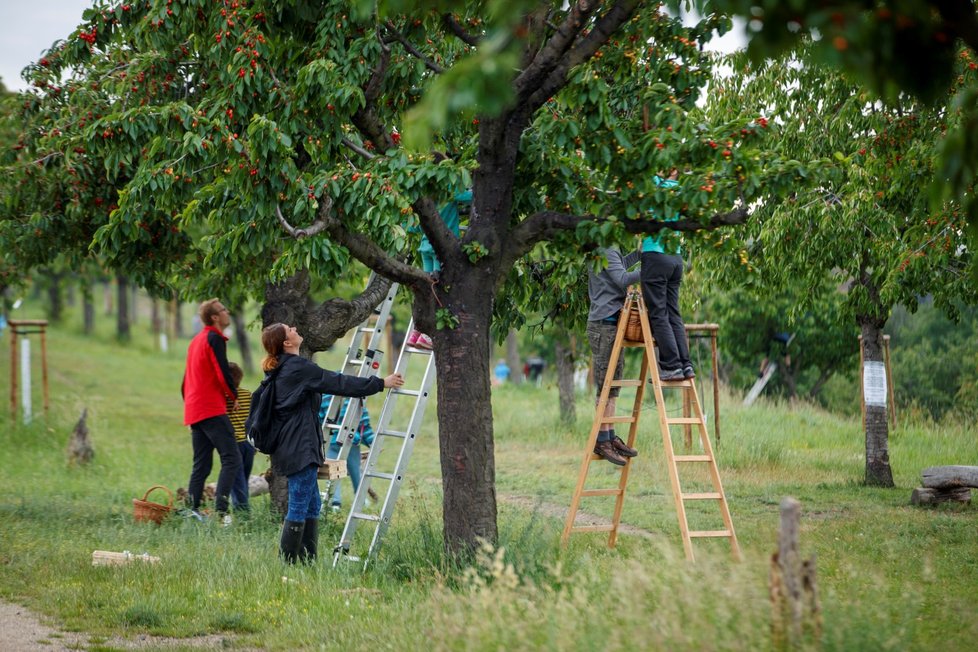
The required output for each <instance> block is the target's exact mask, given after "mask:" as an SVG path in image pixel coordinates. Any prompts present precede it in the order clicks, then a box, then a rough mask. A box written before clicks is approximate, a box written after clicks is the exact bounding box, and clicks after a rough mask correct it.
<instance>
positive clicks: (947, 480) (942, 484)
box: [920, 466, 978, 489]
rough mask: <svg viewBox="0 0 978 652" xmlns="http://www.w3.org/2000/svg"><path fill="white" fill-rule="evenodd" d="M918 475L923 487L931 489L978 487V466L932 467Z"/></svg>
mask: <svg viewBox="0 0 978 652" xmlns="http://www.w3.org/2000/svg"><path fill="white" fill-rule="evenodd" d="M920 475H921V477H922V478H923V485H924V486H925V487H929V488H932V489H954V488H955V487H978V466H932V467H930V468H927V469H924V470H923V472H922V473H921V474H920Z"/></svg>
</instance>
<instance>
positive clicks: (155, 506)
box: [132, 484, 173, 525]
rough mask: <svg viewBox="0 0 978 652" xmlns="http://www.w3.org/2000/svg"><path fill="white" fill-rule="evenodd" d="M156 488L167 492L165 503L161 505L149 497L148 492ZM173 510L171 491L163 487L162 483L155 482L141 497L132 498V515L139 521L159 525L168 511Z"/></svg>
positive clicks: (167, 514)
mask: <svg viewBox="0 0 978 652" xmlns="http://www.w3.org/2000/svg"><path fill="white" fill-rule="evenodd" d="M157 489H162V490H163V491H165V492H166V493H167V502H166V505H161V504H160V503H154V502H152V501H150V500H147V498H149V495H150V493H152V492H153V491H156V490H157ZM172 511H173V492H172V491H170V490H169V489H167V488H166V487H164V486H163V485H160V484H157V485H153V486H152V487H150V488H149V489H147V490H146V493H144V494H143V497H142V498H133V499H132V515H133V518H135V519H136V520H137V521H139V522H144V521H152V522H154V523H156V524H157V525H159V524H160V523H162V522H163V519H165V518H166V517H167V516H169V515H170V512H172Z"/></svg>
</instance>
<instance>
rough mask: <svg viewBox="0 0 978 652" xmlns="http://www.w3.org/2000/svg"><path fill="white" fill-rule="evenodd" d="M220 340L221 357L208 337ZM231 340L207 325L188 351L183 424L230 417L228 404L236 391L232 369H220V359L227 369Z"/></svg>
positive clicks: (195, 337)
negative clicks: (212, 335) (232, 381)
mask: <svg viewBox="0 0 978 652" xmlns="http://www.w3.org/2000/svg"><path fill="white" fill-rule="evenodd" d="M209 333H213V334H215V335H217V337H219V338H220V346H221V348H222V351H220V358H219V357H218V352H217V351H215V350H214V346H212V344H211V342H209V341H208V334H209ZM227 339H228V338H226V337H224V334H223V333H221V331H219V330H217V329H216V328H214V327H213V326H205V327H204V329H203V330H202V331H200V332H199V333H197V335H195V336H194V338H193V339H192V340H190V346H189V347H188V348H187V370H186V372H184V376H183V423H184V425H187V426H189V425H191V424H193V423H197V422H198V421H203V420H204V419H208V418H210V417H216V416H218V415H221V414H227V411H228V410H227V402H228V400H231V401H233V400H234V397H235V391H234V389H232V388H231V387H230V386H229V385H228V382H229V378H230V370H227V375H225V371H226V370H225V369H222V368H221V363H220V362H219V361H218V360H219V359H220V360H221V361H223V363H224V366H225V367H226V366H227V348H226V345H225V344H224V343H225V342H226V341H227Z"/></svg>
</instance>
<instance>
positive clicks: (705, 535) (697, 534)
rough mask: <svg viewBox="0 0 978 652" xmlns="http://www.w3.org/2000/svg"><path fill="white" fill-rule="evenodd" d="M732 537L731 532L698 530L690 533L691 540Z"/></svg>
mask: <svg viewBox="0 0 978 652" xmlns="http://www.w3.org/2000/svg"><path fill="white" fill-rule="evenodd" d="M730 536H731V534H730V530H698V531H690V532H689V538H690V539H709V538H720V537H730Z"/></svg>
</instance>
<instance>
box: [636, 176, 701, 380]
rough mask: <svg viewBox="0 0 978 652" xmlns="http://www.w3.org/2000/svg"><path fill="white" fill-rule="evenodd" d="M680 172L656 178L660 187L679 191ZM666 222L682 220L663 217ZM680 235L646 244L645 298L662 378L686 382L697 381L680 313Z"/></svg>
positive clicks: (667, 234) (662, 234)
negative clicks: (689, 380)
mask: <svg viewBox="0 0 978 652" xmlns="http://www.w3.org/2000/svg"><path fill="white" fill-rule="evenodd" d="M678 178H679V170H678V169H676V168H673V169H672V170H671V171H670V172H669V175H668V176H667V177H666V178H665V179H663V178H662V177H660V176H656V177H655V185H657V186H659V187H660V188H678V187H679V182H678V181H677V179H678ZM658 217H659V218H660V219H664V220H665V221H666V222H672V221H674V220H677V219H679V214H678V213H677V214H676V215H674V216H673V217H667V218H662V216H661V215H660V216H658ZM681 252H682V250H681V248H680V246H679V236H678V234H676V233H675V232H674V231H671V230H669V229H661V230H660V231H659V232H658V233H657V234H656V235H654V236H649V237H646V238H645V239H644V240H643V241H642V296H643V298H644V299H645V306H646V308H647V309H648V311H649V321H650V322H651V324H650V325H651V326H652V336H653V337H654V338H655V343H656V346H658V347H659V378H660V379H661V380H666V381H669V380H683V379H684V378H695V377H696V373H695V372H694V371H693V363H692V362H691V361H690V359H689V345H688V344H687V343H686V325H685V324H684V323H683V317H682V315H681V314H680V313H679V286H680V285H681V284H682V281H683V258H682V255H681Z"/></svg>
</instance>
